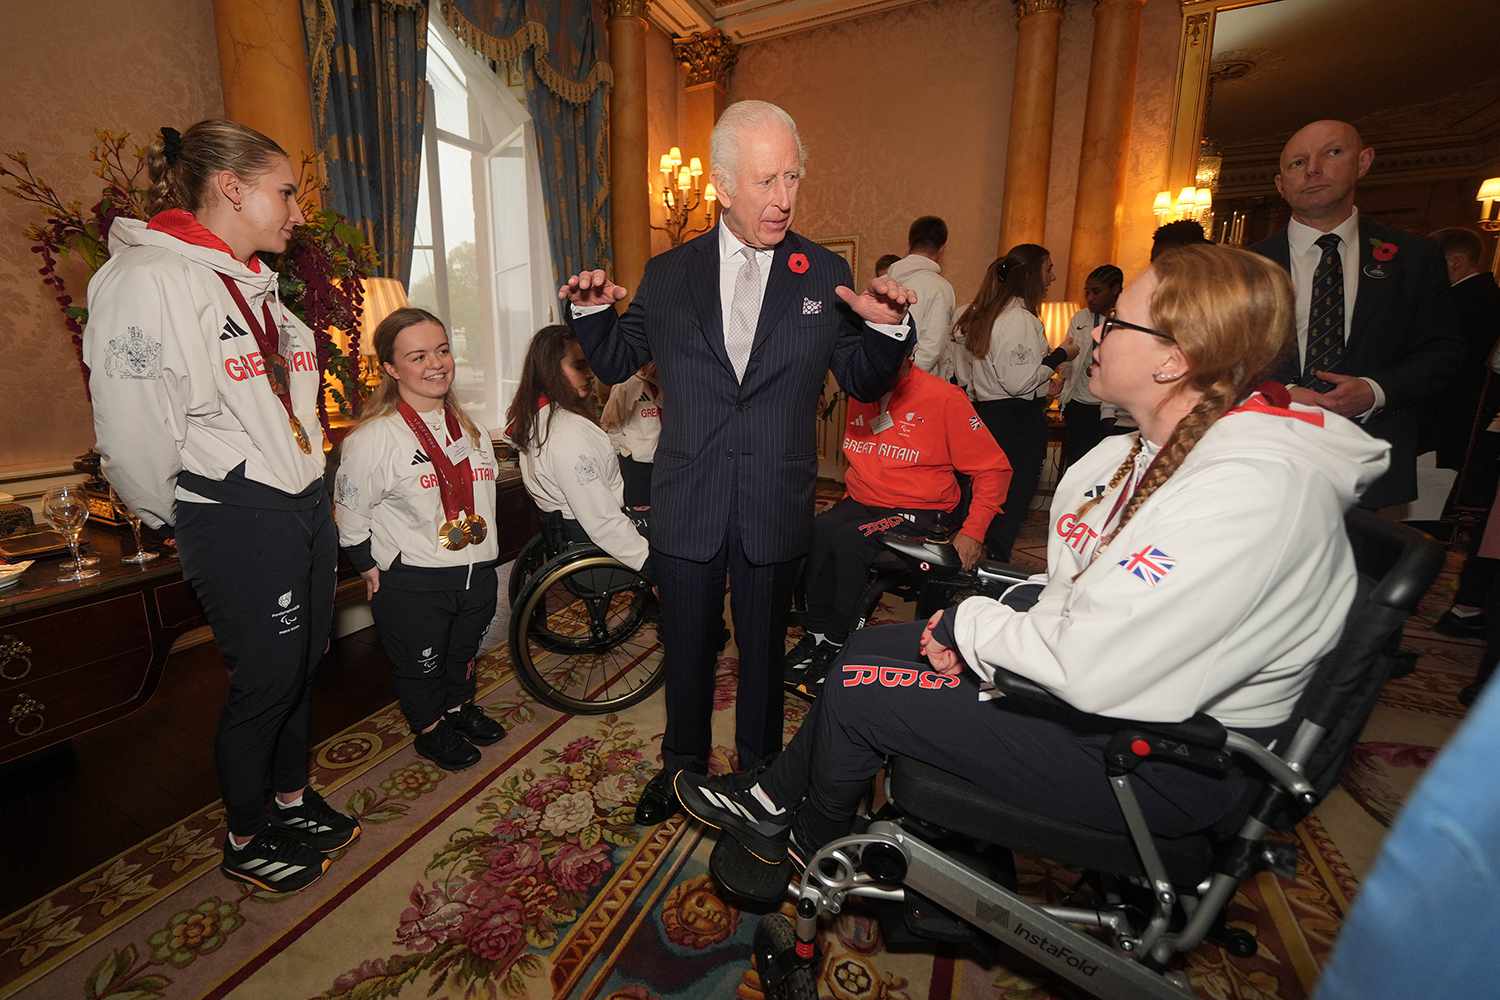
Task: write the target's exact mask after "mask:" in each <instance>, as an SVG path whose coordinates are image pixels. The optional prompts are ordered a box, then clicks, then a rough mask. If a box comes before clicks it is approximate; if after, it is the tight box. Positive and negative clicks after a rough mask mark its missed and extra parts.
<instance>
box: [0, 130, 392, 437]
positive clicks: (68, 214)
mask: <svg viewBox="0 0 1500 1000" xmlns="http://www.w3.org/2000/svg"><path fill="white" fill-rule="evenodd" d="M94 135H95V140H96V141H95V144H94V146H93V148H92V149H91V150H90V151H89V159H90V160H91V161H93V163H94V164H95V167H94V175H95V176H96V177H98V178H99V180H101V181H102V182H103V188H102V189H101V190H100V193H99V200H98V201H96V202H95V203H94V204H93V205H92V206H91V207H90V208H88V209H87V210H86V211H85V210H84V208H83V205H82V203H81V202H79V201H65V200H64V199H63V197H62V196H61V195H60V194H58V192H57V190H56V189H55V188H53V187H52V185H50V184H48V183H47V182H46V181H44V180H43V179H41V178H40V177H38V176H37V175H36V174H35V173H34V172H33V171H32V169H31V164H30V162H29V161H28V159H27V156H26V154H25V153H22V152H13V153H8V154H5V157H4V160H6V161H9V162H8V163H6V162H0V190H4V191H5V192H6V193H7V194H9V195H11V196H12V197H15V198H17V199H19V200H21V201H23V202H27V203H30V204H33V205H36V206H37V207H38V208H39V209H40V210H41V212H42V221H41V222H39V223H33V224H32V225H30V226H27V227H26V230H25V235H26V238H27V239H29V240H30V241H31V252H32V253H34V254H36V255H37V256H38V257H40V258H41V260H42V266H41V267H39V268H38V269H37V273H38V274H40V275H41V278H42V284H43V285H45V286H47V288H49V289H50V290H51V291H52V293H53V297H54V298H55V299H56V300H57V305H58V308H60V309H61V310H62V314H63V322H64V324H66V326H67V329H68V333H69V334H70V336H71V337H72V340H73V350H74V353H75V354H76V355H77V357H78V367H79V370H80V371H81V372H82V373H83V377H84V392H85V393H86V392H88V369H87V367H86V366H85V365H84V363H83V328H84V325H85V324H86V323H87V322H88V310H87V309H85V308H84V307H83V306H80V305H76V304H75V303H74V301H73V297H72V296H71V295H69V294H68V289H67V286H66V284H65V282H64V280H63V277H62V275H61V274H59V273H58V263H59V261H61V260H63V259H66V258H67V257H69V256H70V255H71V256H74V257H77V258H78V259H79V260H81V261H82V262H83V264H84V266H86V267H87V268H88V271H89V274H90V275H93V273H94V272H95V271H98V270H99V268H101V267H103V266H104V262H105V261H106V260H108V259H109V227H110V225H111V224H112V223H113V222H114V221H115V219H117V218H119V217H121V216H125V217H126V218H132V219H140V220H142V221H145V220H147V219H149V218H150V213H149V211H148V209H147V195H148V191H149V187H150V181H149V178H148V176H147V172H146V150H145V147H143V146H135V147H131V146H129V145H128V143H129V141H130V135H129V133H126V132H120V133H115V132H110V131H107V130H103V129H101V130H99V131H97V132H95V133H94ZM314 166H315V164H314V162H313V160H312V159H311V158H309V159H308V160H304V161H303V164H302V174H301V177H300V179H299V182H298V195H297V200H298V202H299V203H300V204H301V206H302V213H303V215H304V216H306V218H307V222H306V224H304V225H302V226H298V227H297V229H296V230H295V232H294V233H293V235H292V240H291V242H290V243H289V244H288V246H287V248H286V250H285V251H284V252H283V253H281V254H278V255H275V256H269V255H268V256H267V263H269V264H270V265H271V267H272V269H273V270H275V271H276V272H277V273H278V274H279V275H280V279H281V287H280V292H281V301H282V303H283V304H284V305H286V307H287V308H288V309H290V310H291V311H292V312H293V313H295V314H296V316H297V318H298V319H300V320H302V322H304V323H306V324H307V326H308V328H309V329H311V330H313V331H314V334H315V336H316V338H317V348H318V362H319V364H320V365H321V366H322V370H323V379H324V386H325V387H327V388H328V389H329V392H328V393H327V394H320V395H319V397H318V416H319V418H320V419H321V420H322V422H323V426H324V428H325V429H326V428H327V426H328V413H327V408H326V405H325V396H326V395H332V396H333V399H334V402H335V404H336V405H337V406H338V409H339V412H340V413H342V414H344V415H346V416H355V415H357V414H358V412H359V405H360V402H361V401H362V399H363V393H364V390H363V388H362V385H361V382H360V372H359V320H360V315H361V313H362V312H363V308H364V305H363V301H362V295H363V291H362V280H363V279H364V278H365V277H367V276H368V275H370V274H372V273H374V272H375V271H376V269H377V268H378V267H379V261H378V259H377V258H376V256H375V252H374V250H373V249H372V248H371V247H370V245H369V244H368V243H367V242H366V241H365V238H364V234H363V233H361V232H360V231H359V230H358V229H357V228H355V227H354V226H352V225H350V224H349V223H348V222H347V221H346V220H345V219H344V218H343V217H342V216H340V215H339V214H338V213H336V212H332V211H328V210H323V209H319V208H318V207H317V206H316V204H315V201H314V197H315V195H316V193H317V191H318V185H317V182H316V178H317V177H318V176H319V174H318V171H317V170H316V169H310V168H313V167H314ZM330 327H333V328H337V329H340V330H346V331H348V332H349V349H348V350H347V351H345V350H343V349H341V348H340V347H339V346H338V344H337V343H335V341H334V339H333V336H332V334H331V333H330V332H329V328H330ZM330 380H331V381H332V382H333V383H335V384H334V385H332V386H330V385H329V382H330Z"/></svg>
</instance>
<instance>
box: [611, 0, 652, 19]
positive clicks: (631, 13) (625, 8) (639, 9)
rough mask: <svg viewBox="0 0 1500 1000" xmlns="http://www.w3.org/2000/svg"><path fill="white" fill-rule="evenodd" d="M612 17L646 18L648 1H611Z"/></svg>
mask: <svg viewBox="0 0 1500 1000" xmlns="http://www.w3.org/2000/svg"><path fill="white" fill-rule="evenodd" d="M609 16H610V17H645V16H646V0H609Z"/></svg>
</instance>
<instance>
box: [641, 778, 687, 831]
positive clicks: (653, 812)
mask: <svg viewBox="0 0 1500 1000" xmlns="http://www.w3.org/2000/svg"><path fill="white" fill-rule="evenodd" d="M676 774H677V772H676V771H673V770H668V769H667V768H663V769H662V770H660V771H657V772H656V776H655V777H654V778H652V779H651V780H650V781H648V782H646V787H645V789H644V790H642V792H641V798H640V801H639V802H637V803H636V804H635V825H636V826H655V825H656V824H658V823H660V822H661V821H662V820H666V819H670V818H672V817H673V816H675V815H676V814H677V812H678V810H680V809H681V808H682V806H681V805H680V804H679V803H678V802H677V793H676V792H674V791H672V778H673V777H675V776H676Z"/></svg>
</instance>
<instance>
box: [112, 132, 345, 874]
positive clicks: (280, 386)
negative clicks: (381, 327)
mask: <svg viewBox="0 0 1500 1000" xmlns="http://www.w3.org/2000/svg"><path fill="white" fill-rule="evenodd" d="M147 167H148V170H149V172H150V175H151V179H152V184H153V187H152V191H151V198H152V203H153V211H154V212H155V214H154V215H153V216H152V218H151V220H150V222H149V223H142V222H140V221H138V220H135V219H126V218H121V219H116V220H115V222H114V224H113V225H112V226H111V227H110V232H109V243H110V259H109V261H108V262H107V263H106V264H105V265H104V267H102V268H100V270H99V272H98V274H96V275H95V276H94V279H93V281H91V282H90V283H89V294H88V304H89V323H88V329H87V330H86V331H85V332H84V358H85V360H86V361H87V363H88V366H89V388H90V392H91V395H92V398H93V406H94V435H95V438H96V440H97V442H98V448H99V452H100V454H101V456H102V466H103V470H104V473H105V475H106V476H108V477H109V481H110V483H111V484H112V485H113V486H114V488H115V491H116V492H117V493H118V494H119V495H120V497H121V499H122V500H124V502H125V503H126V504H127V505H128V506H129V507H130V508H131V509H132V510H133V511H135V512H136V513H137V514H138V515H140V517H141V520H143V521H144V522H146V523H147V524H149V525H151V526H152V527H161V526H163V525H171V526H173V527H174V529H175V532H176V537H177V549H178V553H179V555H180V557H181V560H182V568H183V575H184V576H185V577H186V578H187V580H188V582H189V583H191V584H192V586H193V590H194V592H195V593H196V594H197V595H198V600H199V601H200V603H201V604H202V605H203V610H204V613H205V614H206V616H207V618H208V622H209V624H210V625H211V626H212V627H213V632H214V640H215V642H216V643H217V644H218V646H219V650H220V652H221V653H222V654H223V656H224V660H225V663H226V665H227V666H228V668H229V671H230V674H229V696H228V699H227V701H226V703H225V705H224V710H223V713H222V715H221V716H220V719H219V727H218V734H217V738H216V741H215V757H216V763H217V767H218V774H219V787H220V791H221V793H222V795H223V798H224V804H225V807H226V811H227V813H228V825H229V831H228V836H227V837H226V839H225V842H224V858H223V863H222V865H221V870H222V871H223V872H224V874H225V875H227V876H228V877H230V878H233V879H237V880H240V881H244V882H248V883H250V884H251V885H253V886H255V887H256V888H258V889H261V890H264V891H267V892H277V893H284V892H293V891H295V890H298V889H302V888H304V887H306V886H308V885H311V884H312V883H313V882H315V881H317V880H318V879H319V878H320V877H321V876H322V875H323V873H324V872H325V871H327V869H328V866H329V860H328V859H327V857H326V855H327V854H330V853H333V852H335V851H337V850H340V849H341V848H343V847H346V846H348V845H349V844H350V843H352V842H353V841H354V839H355V838H356V837H358V836H359V834H360V827H359V824H358V823H357V822H356V821H355V820H353V819H351V818H350V817H348V816H345V815H343V814H341V813H339V812H337V811H336V810H334V809H333V808H332V807H331V806H330V805H329V804H328V803H327V802H325V801H324V800H323V798H322V797H321V796H320V795H319V794H318V793H317V792H316V791H315V790H313V789H312V788H311V787H310V786H309V785H308V770H307V746H308V724H309V712H310V706H309V698H310V693H311V690H312V678H313V671H314V669H315V668H316V667H317V664H318V661H319V660H320V659H321V658H322V656H323V654H324V652H326V650H327V648H328V642H329V634H330V628H331V625H332V621H333V591H334V582H335V580H334V573H335V566H336V562H337V559H338V542H337V537H336V532H335V528H334V524H333V518H332V516H331V510H330V504H329V498H328V494H327V490H326V489H325V488H324V486H323V432H322V429H321V427H320V426H319V423H318V416H317V398H318V393H319V392H320V391H321V385H322V375H321V373H320V371H319V365H318V357H317V347H316V344H315V341H314V339H313V334H312V331H310V330H309V329H307V327H305V326H304V325H303V324H302V323H301V322H299V321H298V320H297V318H296V317H295V316H293V315H292V314H291V313H290V312H289V311H288V310H287V309H285V308H284V307H283V306H282V305H281V302H280V301H279V299H278V298H277V275H276V273H275V272H274V271H272V270H271V269H270V268H269V267H268V266H266V264H265V263H264V262H262V261H261V260H259V259H258V257H257V254H260V253H279V252H281V251H283V250H285V249H286V246H287V241H288V240H289V239H290V237H291V233H292V229H293V228H294V227H295V226H297V225H298V224H300V223H301V222H302V213H301V211H300V210H299V209H298V207H297V197H296V195H297V187H296V180H295V177H294V176H293V173H292V167H291V163H290V162H289V161H288V159H287V156H286V153H285V151H284V150H282V148H281V147H280V146H278V145H277V144H276V143H275V142H273V141H271V140H270V139H268V138H266V137H265V136H264V135H261V134H260V133H259V132H256V131H254V130H253V129H250V128H246V127H245V126H243V125H240V124H237V123H235V122H230V121H221V120H208V121H202V122H199V123H198V124H196V125H194V126H193V127H192V128H190V129H188V130H187V131H186V132H183V133H179V132H177V130H176V129H172V128H163V129H162V130H161V135H160V137H159V139H158V141H157V142H155V143H154V144H152V146H151V147H150V149H149V150H148V153H147ZM267 789H269V790H270V791H271V792H273V793H274V802H267V798H268V796H267Z"/></svg>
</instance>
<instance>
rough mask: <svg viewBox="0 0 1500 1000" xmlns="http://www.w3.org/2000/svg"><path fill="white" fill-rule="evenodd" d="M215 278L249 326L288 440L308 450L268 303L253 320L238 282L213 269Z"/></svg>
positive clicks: (253, 315) (304, 450) (309, 445)
mask: <svg viewBox="0 0 1500 1000" xmlns="http://www.w3.org/2000/svg"><path fill="white" fill-rule="evenodd" d="M215 273H216V274H218V275H219V279H220V280H221V281H223V282H224V287H225V288H227V289H229V295H230V297H231V298H233V299H234V304H235V305H237V306H239V307H240V315H241V316H243V317H245V323H246V324H247V325H248V326H249V327H250V332H251V334H253V335H254V336H255V346H256V347H258V348H260V356H261V360H263V361H264V362H265V363H266V382H267V384H269V385H270V386H271V391H272V392H273V393H275V394H276V398H277V399H279V400H280V401H281V406H282V409H284V410H286V419H287V423H288V424H289V425H290V426H291V428H292V440H294V441H296V442H297V447H298V448H301V449H302V454H304V455H311V454H312V442H311V441H310V440H308V437H307V431H306V430H305V429H303V427H302V421H300V420H298V419H297V415H296V414H295V413H293V412H292V380H291V375H290V374H289V369H288V368H287V363H286V356H285V355H283V354H282V353H281V349H280V348H281V345H280V344H279V343H278V342H277V333H278V327H277V326H276V322H275V321H274V320H273V319H272V318H271V307H270V306H269V305H268V304H266V303H264V302H262V303H261V306H260V309H261V318H262V319H264V320H265V323H264V324H261V323H257V322H256V321H255V313H253V312H251V311H250V303H248V302H246V301H245V296H244V294H243V293H242V292H241V291H240V286H239V285H238V284H237V283H236V282H235V280H234V279H233V278H231V277H230V276H229V275H227V274H225V273H224V272H222V271H218V272H215Z"/></svg>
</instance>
